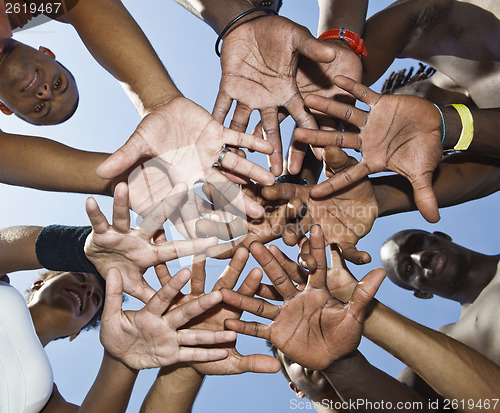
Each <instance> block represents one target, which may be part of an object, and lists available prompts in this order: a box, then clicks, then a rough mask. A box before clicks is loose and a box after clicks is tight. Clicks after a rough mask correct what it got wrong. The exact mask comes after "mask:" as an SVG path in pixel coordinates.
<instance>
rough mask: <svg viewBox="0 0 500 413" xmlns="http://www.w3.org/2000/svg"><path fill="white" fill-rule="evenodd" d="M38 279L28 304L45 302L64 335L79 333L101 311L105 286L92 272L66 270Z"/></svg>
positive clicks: (54, 321) (46, 309) (55, 323)
mask: <svg viewBox="0 0 500 413" xmlns="http://www.w3.org/2000/svg"><path fill="white" fill-rule="evenodd" d="M55 274H56V275H54V276H52V277H50V278H47V279H43V280H39V281H36V282H35V283H34V284H33V287H32V290H33V293H32V294H31V295H30V296H29V297H28V306H29V307H32V306H36V305H38V306H43V308H44V311H47V312H50V317H51V318H52V319H53V324H54V325H57V328H58V329H60V330H61V336H68V335H72V334H77V333H78V332H79V331H80V330H82V329H83V328H84V327H86V326H87V325H88V324H89V323H90V322H91V321H92V320H93V319H94V317H95V316H96V314H98V313H99V312H100V310H101V309H102V305H103V300H104V290H103V287H102V285H101V283H100V281H99V280H98V278H97V277H96V276H94V275H92V274H85V273H72V272H63V273H55Z"/></svg>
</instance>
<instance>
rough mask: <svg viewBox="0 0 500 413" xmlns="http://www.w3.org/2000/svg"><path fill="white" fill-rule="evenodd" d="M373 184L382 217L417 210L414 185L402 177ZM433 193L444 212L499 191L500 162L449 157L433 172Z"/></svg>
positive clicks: (457, 156) (467, 157)
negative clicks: (453, 206) (451, 207)
mask: <svg viewBox="0 0 500 413" xmlns="http://www.w3.org/2000/svg"><path fill="white" fill-rule="evenodd" d="M370 181H371V183H372V184H373V192H374V194H375V198H376V199H377V204H378V216H379V217H382V216H387V215H392V214H396V213H400V212H406V211H414V210H416V209H417V208H416V206H415V203H414V201H413V197H412V190H411V185H410V183H409V182H408V181H407V180H406V179H405V178H403V177H402V176H399V175H391V176H383V177H377V178H371V179H370ZM457 182H460V185H457V184H456V183H457ZM433 189H434V192H435V194H436V197H437V200H438V205H439V207H441V208H442V207H447V206H452V205H458V204H461V203H463V202H467V201H471V200H473V199H478V198H482V197H485V196H488V195H490V194H492V193H494V192H496V191H498V190H500V162H499V160H498V159H497V158H489V157H483V156H477V155H471V154H466V153H457V154H452V155H449V156H446V157H445V158H443V160H442V161H441V163H440V164H439V166H438V167H437V169H436V170H435V172H434V179H433Z"/></svg>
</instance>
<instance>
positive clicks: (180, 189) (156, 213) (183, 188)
mask: <svg viewBox="0 0 500 413" xmlns="http://www.w3.org/2000/svg"><path fill="white" fill-rule="evenodd" d="M187 192H188V187H187V185H186V184H184V183H180V184H177V185H176V186H175V187H174V188H172V190H171V191H170V192H169V194H168V195H167V196H166V197H165V198H164V199H163V200H162V201H161V202H160V203H159V204H158V205H157V206H156V207H154V208H153V210H152V211H151V212H150V213H149V214H147V215H146V216H145V217H144V219H143V221H142V222H141V223H140V224H139V230H140V231H141V233H142V234H143V235H144V238H145V239H151V238H152V237H153V236H154V234H155V233H156V232H157V231H158V230H159V229H163V224H164V223H165V221H166V220H167V219H168V217H170V216H171V215H172V213H173V212H174V211H175V210H176V209H177V208H178V207H179V205H180V204H181V202H182V201H183V199H184V198H185V197H186V194H187Z"/></svg>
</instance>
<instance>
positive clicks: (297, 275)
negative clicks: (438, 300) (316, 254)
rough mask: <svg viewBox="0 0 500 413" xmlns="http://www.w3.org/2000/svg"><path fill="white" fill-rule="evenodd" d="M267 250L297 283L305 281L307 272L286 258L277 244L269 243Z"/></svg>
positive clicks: (304, 282)
mask: <svg viewBox="0 0 500 413" xmlns="http://www.w3.org/2000/svg"><path fill="white" fill-rule="evenodd" d="M269 251H271V253H272V254H273V255H274V257H275V258H276V260H277V261H278V262H279V264H280V265H281V266H282V267H283V268H284V269H285V271H286V272H287V274H288V276H289V277H290V278H291V279H292V280H293V281H295V282H296V283H298V284H306V283H307V275H308V274H307V273H306V272H305V271H304V270H303V269H302V268H300V267H299V265H298V264H297V263H296V262H294V261H292V260H291V259H290V258H288V257H287V256H286V255H285V254H284V253H283V251H281V250H280V249H279V248H278V247H277V246H275V245H270V246H269Z"/></svg>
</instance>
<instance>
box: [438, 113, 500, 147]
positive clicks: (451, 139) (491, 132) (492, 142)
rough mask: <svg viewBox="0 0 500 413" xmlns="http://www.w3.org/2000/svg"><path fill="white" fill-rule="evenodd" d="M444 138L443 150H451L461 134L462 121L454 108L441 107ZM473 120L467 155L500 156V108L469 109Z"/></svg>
mask: <svg viewBox="0 0 500 413" xmlns="http://www.w3.org/2000/svg"><path fill="white" fill-rule="evenodd" d="M440 109H441V112H442V113H443V118H444V123H445V125H446V136H445V139H444V142H443V149H444V150H452V149H453V148H454V147H455V145H456V144H457V142H458V141H459V137H460V135H461V133H462V127H463V125H462V121H461V119H460V116H459V114H458V112H457V110H456V109H455V108H453V107H452V106H444V107H441V108H440ZM469 110H470V113H471V114H472V119H473V130H474V131H473V139H472V142H471V143H470V146H469V148H468V149H467V153H476V154H482V155H489V156H500V139H498V130H499V128H500V116H499V115H500V108H493V109H476V108H469Z"/></svg>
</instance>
